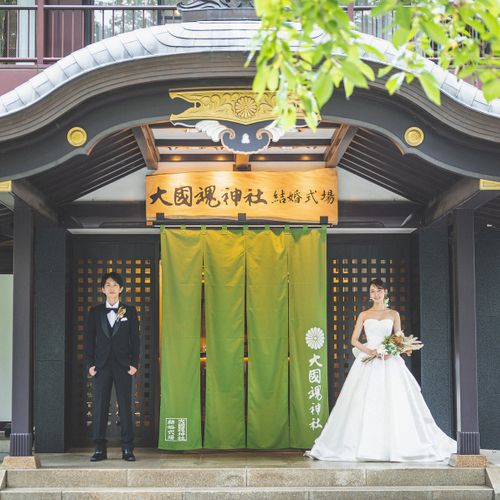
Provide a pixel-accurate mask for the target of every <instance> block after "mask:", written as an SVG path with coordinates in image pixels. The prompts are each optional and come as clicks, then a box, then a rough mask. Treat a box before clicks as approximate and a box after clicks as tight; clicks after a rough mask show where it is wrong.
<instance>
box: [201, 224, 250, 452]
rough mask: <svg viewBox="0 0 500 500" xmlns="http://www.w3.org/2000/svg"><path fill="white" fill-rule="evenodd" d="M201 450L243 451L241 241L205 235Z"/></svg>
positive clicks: (233, 234)
mask: <svg viewBox="0 0 500 500" xmlns="http://www.w3.org/2000/svg"><path fill="white" fill-rule="evenodd" d="M204 240H205V324H206V335H207V368H206V373H207V388H206V394H205V415H206V417H205V441H204V446H205V448H224V449H228V448H244V447H245V441H246V439H245V381H244V376H245V374H244V369H245V365H244V354H245V240H244V237H243V234H242V231H228V230H221V231H206V232H204Z"/></svg>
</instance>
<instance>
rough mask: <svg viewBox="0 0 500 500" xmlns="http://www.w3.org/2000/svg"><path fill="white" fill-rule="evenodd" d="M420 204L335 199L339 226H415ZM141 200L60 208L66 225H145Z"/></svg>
mask: <svg viewBox="0 0 500 500" xmlns="http://www.w3.org/2000/svg"><path fill="white" fill-rule="evenodd" d="M421 209H422V205H419V204H417V203H412V202H408V201H339V226H340V227H398V228H399V227H418V225H419V224H418V222H415V221H412V222H411V224H408V223H406V224H404V222H405V221H406V220H407V219H408V218H409V216H411V215H412V216H413V217H414V219H420V215H421ZM144 210H145V209H144V202H143V201H142V202H141V201H129V202H123V201H118V202H108V201H92V202H75V203H71V204H68V205H65V206H64V207H62V208H61V214H62V215H63V216H64V218H65V222H66V226H67V227H69V228H75V227H79V228H93V227H116V228H118V227H140V224H143V226H144V227H145V226H146V217H145V211H144Z"/></svg>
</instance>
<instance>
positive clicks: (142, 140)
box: [132, 125, 160, 170]
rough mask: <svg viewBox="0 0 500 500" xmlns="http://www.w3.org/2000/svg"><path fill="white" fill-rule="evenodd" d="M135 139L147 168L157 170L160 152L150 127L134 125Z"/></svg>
mask: <svg viewBox="0 0 500 500" xmlns="http://www.w3.org/2000/svg"><path fill="white" fill-rule="evenodd" d="M132 131H133V132H134V137H135V140H136V141H137V144H138V146H139V149H140V150H141V153H142V156H143V158H144V161H145V163H146V166H147V167H148V168H149V170H158V162H159V161H160V153H159V152H158V148H157V147H156V144H155V139H154V137H153V133H152V132H151V129H150V128H149V127H148V126H147V125H144V126H142V127H134V128H133V129H132Z"/></svg>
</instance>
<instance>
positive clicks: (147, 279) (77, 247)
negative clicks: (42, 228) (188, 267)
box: [70, 235, 159, 447]
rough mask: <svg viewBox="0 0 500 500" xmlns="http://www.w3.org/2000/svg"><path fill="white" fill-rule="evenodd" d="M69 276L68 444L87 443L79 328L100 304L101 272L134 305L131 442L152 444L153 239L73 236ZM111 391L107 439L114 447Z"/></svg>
mask: <svg viewBox="0 0 500 500" xmlns="http://www.w3.org/2000/svg"><path fill="white" fill-rule="evenodd" d="M72 243H73V245H72V254H73V255H72V268H71V279H72V286H71V289H72V290H73V296H72V307H71V311H72V314H71V342H70V345H71V399H72V402H71V418H70V421H71V431H70V444H71V446H73V447H81V446H91V445H92V407H93V404H92V383H93V382H92V379H91V378H90V377H88V376H87V370H86V365H85V357H84V353H83V332H84V328H85V321H86V316H87V311H88V309H89V307H90V306H92V305H95V304H98V303H100V302H102V300H103V295H102V294H101V293H100V281H101V277H102V275H103V273H106V272H109V271H116V272H118V273H120V274H121V275H122V277H123V279H124V294H123V297H122V298H123V300H124V302H128V303H131V304H133V305H135V306H136V308H137V312H138V315H139V321H140V338H141V354H140V362H139V372H138V375H137V376H136V377H135V384H134V386H133V389H132V404H133V418H134V425H135V444H136V446H155V445H156V441H157V437H158V427H157V415H158V406H159V385H158V262H159V241H158V239H157V238H156V237H145V236H144V235H141V236H116V237H109V236H108V237H100V236H74V237H73V241H72ZM119 436H120V427H119V417H118V405H117V401H116V395H115V393H114V390H113V393H112V399H111V404H110V412H109V420H108V431H107V438H108V442H109V445H111V446H113V445H119V443H120V440H119Z"/></svg>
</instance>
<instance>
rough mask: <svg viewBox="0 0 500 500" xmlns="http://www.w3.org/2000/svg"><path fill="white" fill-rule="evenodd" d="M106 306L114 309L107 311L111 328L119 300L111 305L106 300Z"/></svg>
mask: <svg viewBox="0 0 500 500" xmlns="http://www.w3.org/2000/svg"><path fill="white" fill-rule="evenodd" d="M106 307H112V308H113V309H114V311H109V313H108V314H107V316H108V322H109V324H110V325H111V328H113V326H114V324H115V321H116V316H117V314H118V307H119V302H117V303H116V304H115V305H113V306H112V305H111V304H108V301H106Z"/></svg>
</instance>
